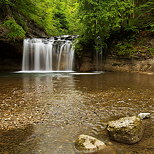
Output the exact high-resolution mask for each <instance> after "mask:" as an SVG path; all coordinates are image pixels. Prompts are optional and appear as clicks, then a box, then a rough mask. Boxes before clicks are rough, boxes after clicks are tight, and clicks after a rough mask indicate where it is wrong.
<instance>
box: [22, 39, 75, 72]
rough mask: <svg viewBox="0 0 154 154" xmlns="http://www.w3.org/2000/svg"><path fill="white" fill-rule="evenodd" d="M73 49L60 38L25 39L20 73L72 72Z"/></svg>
mask: <svg viewBox="0 0 154 154" xmlns="http://www.w3.org/2000/svg"><path fill="white" fill-rule="evenodd" d="M73 60H74V49H73V46H72V42H71V41H70V40H66V39H61V38H58V39H57V38H56V39H54V38H50V39H44V38H38V39H36V38H33V39H25V40H24V47H23V61H22V71H72V69H73Z"/></svg>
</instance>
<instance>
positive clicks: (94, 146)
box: [75, 135, 107, 153]
mask: <svg viewBox="0 0 154 154" xmlns="http://www.w3.org/2000/svg"><path fill="white" fill-rule="evenodd" d="M75 147H76V149H77V150H79V151H80V152H83V153H94V152H99V151H101V150H105V149H106V148H107V146H106V145H105V144H104V143H103V142H102V141H100V140H98V139H96V138H94V137H91V136H88V135H80V136H79V137H78V139H77V140H76V141H75Z"/></svg>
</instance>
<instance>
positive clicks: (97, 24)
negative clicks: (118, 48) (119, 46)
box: [80, 0, 132, 47]
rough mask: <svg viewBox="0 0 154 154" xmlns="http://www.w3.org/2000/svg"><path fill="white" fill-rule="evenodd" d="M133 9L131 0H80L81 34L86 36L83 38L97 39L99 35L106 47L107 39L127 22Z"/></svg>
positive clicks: (88, 39)
mask: <svg viewBox="0 0 154 154" xmlns="http://www.w3.org/2000/svg"><path fill="white" fill-rule="evenodd" d="M131 10H132V5H131V3H130V1H129V0H125V1H120V0H106V1H102V0H82V1H80V14H81V22H82V25H83V31H82V32H81V34H82V37H84V38H83V39H82V40H84V41H85V40H87V41H90V40H96V38H97V37H98V36H99V37H100V38H101V40H102V45H103V47H106V43H105V41H106V39H108V38H109V37H110V34H111V33H112V32H113V31H118V30H119V29H120V28H121V27H122V26H123V25H124V24H125V22H126V21H127V19H128V16H129V14H130V12H131ZM94 42H95V41H94ZM95 45H96V43H95V44H94V46H95Z"/></svg>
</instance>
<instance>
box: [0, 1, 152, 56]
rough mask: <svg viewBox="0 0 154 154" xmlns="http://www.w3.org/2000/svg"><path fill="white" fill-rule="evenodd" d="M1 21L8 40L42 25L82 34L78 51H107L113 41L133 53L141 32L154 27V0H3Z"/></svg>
mask: <svg viewBox="0 0 154 154" xmlns="http://www.w3.org/2000/svg"><path fill="white" fill-rule="evenodd" d="M0 24H1V25H0V32H1V37H3V38H5V39H8V40H14V41H16V40H19V39H24V38H26V37H32V36H33V35H35V34H36V35H37V30H38V29H39V31H40V32H44V34H45V36H47V37H50V36H58V35H64V34H68V35H79V36H80V37H79V38H78V41H77V44H76V51H77V53H81V52H82V51H88V50H89V49H90V50H100V48H103V51H106V50H107V49H108V48H109V44H110V42H111V41H112V42H114V43H113V44H114V50H115V49H117V51H118V54H119V55H124V54H125V53H128V54H129V55H131V54H133V52H136V51H135V49H133V48H132V44H133V43H134V42H135V40H136V38H137V35H138V34H139V33H140V32H143V31H144V32H145V31H146V32H147V33H148V32H150V33H152V32H153V31H154V1H153V0H0ZM31 32H33V35H31ZM114 50H112V51H114ZM148 50H149V51H150V52H152V51H153V48H148ZM101 52H102V50H101Z"/></svg>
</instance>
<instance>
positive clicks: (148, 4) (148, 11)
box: [125, 0, 154, 31]
mask: <svg viewBox="0 0 154 154" xmlns="http://www.w3.org/2000/svg"><path fill="white" fill-rule="evenodd" d="M133 5H134V9H133V12H132V14H131V16H130V17H129V20H128V24H127V25H125V27H126V30H135V31H136V30H138V29H145V28H150V27H151V30H152V29H153V25H154V1H153V0H141V1H138V0H134V3H133Z"/></svg>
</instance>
